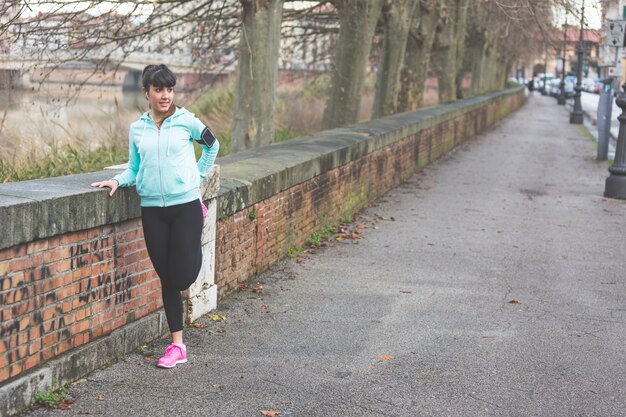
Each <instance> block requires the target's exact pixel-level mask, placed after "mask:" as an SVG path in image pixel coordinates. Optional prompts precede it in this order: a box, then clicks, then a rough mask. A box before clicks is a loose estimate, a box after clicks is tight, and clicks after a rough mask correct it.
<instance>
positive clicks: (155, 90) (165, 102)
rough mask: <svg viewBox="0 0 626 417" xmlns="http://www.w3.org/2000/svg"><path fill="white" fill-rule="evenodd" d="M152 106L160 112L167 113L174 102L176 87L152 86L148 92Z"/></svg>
mask: <svg viewBox="0 0 626 417" xmlns="http://www.w3.org/2000/svg"><path fill="white" fill-rule="evenodd" d="M146 96H147V98H148V102H149V103H150V108H151V109H152V110H153V111H154V112H156V113H157V114H158V113H161V114H163V113H167V111H168V110H169V109H170V106H171V105H172V103H173V102H174V87H155V86H153V85H151V86H150V90H149V91H148V92H147V93H146Z"/></svg>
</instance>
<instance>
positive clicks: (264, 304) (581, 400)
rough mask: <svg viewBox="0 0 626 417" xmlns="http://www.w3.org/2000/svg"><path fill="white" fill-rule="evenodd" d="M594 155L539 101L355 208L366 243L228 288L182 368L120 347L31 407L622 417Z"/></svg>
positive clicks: (619, 355) (618, 273) (621, 331)
mask: <svg viewBox="0 0 626 417" xmlns="http://www.w3.org/2000/svg"><path fill="white" fill-rule="evenodd" d="M594 157H595V149H594V142H593V141H592V140H591V139H590V138H589V136H588V134H587V133H586V132H585V131H584V129H583V128H581V127H580V126H575V125H570V124H569V123H568V114H567V112H566V111H565V110H564V108H563V107H562V106H557V105H555V104H554V100H553V99H552V98H548V97H541V96H539V95H535V96H534V97H531V98H530V102H529V104H528V105H526V106H525V107H524V108H523V109H521V110H519V111H518V112H516V113H515V114H514V115H513V116H511V117H509V118H508V119H507V120H505V121H503V122H502V123H500V124H499V125H498V126H496V127H495V128H494V129H492V130H491V131H490V132H489V133H487V134H484V135H481V136H479V137H477V138H475V139H473V140H471V141H470V142H468V143H466V144H464V145H462V146H461V147H460V148H459V149H458V150H457V151H455V152H453V153H452V154H450V155H449V156H447V157H445V158H444V159H443V160H441V161H439V162H438V163H435V164H434V165H432V166H430V167H428V168H427V169H425V170H424V172H423V173H421V174H419V175H416V176H415V177H414V178H413V179H411V180H410V181H409V182H407V183H406V184H404V185H402V186H401V187H399V188H398V189H396V190H394V191H392V192H391V193H389V194H388V195H387V196H385V197H384V198H382V199H381V200H380V201H377V202H376V203H375V204H374V205H373V206H372V207H370V208H369V209H367V210H365V211H364V213H362V215H361V216H360V217H359V218H358V219H357V220H356V222H355V223H354V224H353V225H352V226H350V227H351V229H353V230H355V231H357V232H360V234H361V235H362V236H363V239H346V240H344V241H337V240H333V241H332V242H331V243H330V244H329V245H328V247H326V248H322V249H318V250H316V253H314V254H305V255H303V257H302V258H301V259H300V260H299V261H296V260H288V261H286V262H284V263H281V264H280V265H277V266H276V267H275V268H274V269H273V270H272V271H270V272H269V273H267V274H265V275H263V276H262V277H260V279H259V282H260V283H261V284H262V285H263V292H262V293H261V294H256V293H254V292H252V291H250V290H248V291H242V292H239V293H238V294H236V295H234V296H232V297H230V298H228V299H227V300H224V301H222V302H221V303H220V309H219V311H218V313H220V314H223V315H225V316H227V320H226V321H225V322H212V321H210V320H208V319H206V318H203V319H202V320H201V321H200V322H201V323H203V324H206V327H205V328H193V329H188V331H187V335H188V336H187V339H188V345H189V352H190V362H189V363H188V364H186V365H180V366H178V367H177V368H175V369H173V370H169V371H167V370H160V369H156V368H155V367H154V366H153V361H152V362H151V361H148V360H145V359H144V357H143V355H141V354H139V353H136V354H131V355H128V356H127V357H125V358H124V359H123V360H121V361H120V362H119V363H117V364H115V365H113V366H111V367H109V368H107V369H104V370H101V371H98V372H94V373H93V374H91V375H90V376H89V377H87V379H86V381H85V382H83V383H80V384H77V385H76V386H74V387H73V388H72V390H71V395H72V396H73V397H74V398H76V402H75V403H74V404H73V405H72V410H71V411H64V412H62V411H54V412H45V411H42V410H39V411H35V412H33V413H32V414H31V415H32V416H67V415H93V416H116V417H119V416H183V415H184V416H223V417H238V416H241V417H247V416H260V415H261V413H260V411H262V410H276V411H280V414H279V417H286V416H298V417H317V416H320V417H322V416H323V417H335V416H338V417H350V416H354V417H356V416H358V417H369V416H394V417H417V416H460V417H471V416H507V417H510V416H549V417H558V416H563V417H572V416H602V417H610V416H625V415H626V271H625V266H626V265H625V262H624V259H625V255H626V243H625V242H626V239H625V238H624V230H625V217H626V202H622V201H616V200H609V199H605V198H603V197H602V194H603V191H604V180H605V178H606V176H607V175H608V172H607V166H606V164H605V163H597V162H596V161H595V160H594V159H593V158H594ZM391 218H393V220H392V219H391ZM357 225H359V226H358V227H359V228H357ZM363 227H366V228H363ZM253 284H254V283H253ZM165 345H166V341H165V340H162V341H159V342H156V343H154V344H153V345H151V346H150V349H154V350H155V351H156V352H160V351H161V350H162V349H163V348H164V346H165Z"/></svg>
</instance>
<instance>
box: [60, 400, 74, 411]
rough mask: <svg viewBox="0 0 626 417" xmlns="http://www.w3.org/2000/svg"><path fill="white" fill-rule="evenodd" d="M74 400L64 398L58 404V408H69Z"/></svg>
mask: <svg viewBox="0 0 626 417" xmlns="http://www.w3.org/2000/svg"><path fill="white" fill-rule="evenodd" d="M75 402H76V400H65V401H63V402H62V403H60V404H59V410H69V409H71V408H72V404H74V403H75Z"/></svg>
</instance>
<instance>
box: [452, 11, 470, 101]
mask: <svg viewBox="0 0 626 417" xmlns="http://www.w3.org/2000/svg"><path fill="white" fill-rule="evenodd" d="M468 5H469V0H459V4H458V9H457V20H458V21H457V38H456V65H457V67H456V78H455V85H456V88H455V90H456V98H457V99H462V98H463V96H464V92H463V79H464V78H465V71H464V66H463V57H464V56H465V42H466V39H467V9H468V7H469V6H468Z"/></svg>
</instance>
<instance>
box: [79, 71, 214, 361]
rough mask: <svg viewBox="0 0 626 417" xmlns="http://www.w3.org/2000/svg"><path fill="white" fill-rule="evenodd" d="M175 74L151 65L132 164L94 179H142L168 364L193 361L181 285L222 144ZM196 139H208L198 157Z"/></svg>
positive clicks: (189, 272)
mask: <svg viewBox="0 0 626 417" xmlns="http://www.w3.org/2000/svg"><path fill="white" fill-rule="evenodd" d="M175 85H176V77H175V76H174V74H173V73H172V71H170V69H169V68H167V67H166V66H165V65H148V66H147V67H146V68H144V70H143V74H142V92H143V93H144V95H145V97H146V99H147V100H148V104H149V111H147V112H145V113H144V114H143V115H141V117H140V118H139V120H138V121H136V122H134V123H132V124H131V126H130V132H129V139H128V143H129V162H128V168H127V169H126V170H125V171H124V172H122V173H121V174H119V175H116V176H115V177H113V178H112V179H110V180H107V181H101V182H95V183H93V184H91V185H92V186H93V187H100V188H102V187H108V188H110V189H111V191H110V192H109V195H110V196H112V195H113V194H114V193H115V191H116V190H117V188H118V187H128V186H131V185H135V186H136V189H137V193H138V194H139V196H140V197H141V220H142V224H143V231H144V238H145V242H146V248H147V249H148V255H149V256H150V260H151V261H152V265H153V266H154V269H155V270H156V272H157V274H158V275H159V278H160V280H161V294H162V296H163V307H164V309H165V315H166V317H167V323H168V325H169V329H170V332H171V334H172V343H171V344H170V345H169V346H168V347H167V349H166V350H165V354H164V355H163V356H162V357H161V358H160V359H159V360H158V361H157V366H159V367H161V368H173V367H174V366H176V365H177V364H179V363H184V362H187V348H186V346H185V344H184V343H183V301H182V296H181V291H183V290H186V289H187V288H189V286H190V285H191V284H193V282H194V281H195V280H196V278H197V276H198V273H199V272H200V266H201V264H202V251H201V246H200V238H201V235H202V221H203V216H204V210H203V208H204V205H203V204H202V202H201V200H200V199H199V186H200V182H201V181H202V180H203V179H204V177H205V176H206V175H207V174H208V173H209V170H210V169H211V166H212V165H213V163H214V162H215V157H216V156H217V152H218V150H219V142H218V141H217V139H216V138H215V135H214V134H213V132H211V130H210V129H209V128H208V127H206V126H205V125H204V124H203V123H202V122H201V121H200V120H198V118H196V117H195V116H194V115H193V114H192V113H190V112H189V111H187V110H185V109H184V108H181V107H177V106H175V105H174V86H175ZM193 141H196V142H197V143H199V144H200V146H201V147H202V156H201V157H200V160H198V162H196V158H195V153H194V148H193Z"/></svg>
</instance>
